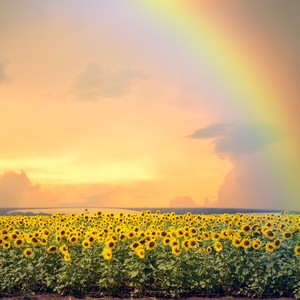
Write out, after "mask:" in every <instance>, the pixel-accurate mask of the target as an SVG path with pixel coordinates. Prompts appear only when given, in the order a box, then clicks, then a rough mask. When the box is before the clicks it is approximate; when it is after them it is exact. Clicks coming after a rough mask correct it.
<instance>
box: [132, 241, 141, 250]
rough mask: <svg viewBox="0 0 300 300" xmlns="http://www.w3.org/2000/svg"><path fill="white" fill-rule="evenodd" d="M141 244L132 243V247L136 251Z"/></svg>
mask: <svg viewBox="0 0 300 300" xmlns="http://www.w3.org/2000/svg"><path fill="white" fill-rule="evenodd" d="M140 246H141V244H140V243H139V242H134V243H132V244H131V245H130V249H131V250H133V251H135V250H136V249H137V248H139V247H140Z"/></svg>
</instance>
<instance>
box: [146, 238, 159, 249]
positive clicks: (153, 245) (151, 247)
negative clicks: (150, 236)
mask: <svg viewBox="0 0 300 300" xmlns="http://www.w3.org/2000/svg"><path fill="white" fill-rule="evenodd" d="M156 246H157V244H156V242H155V241H154V240H151V241H149V242H148V243H147V244H146V247H147V250H152V249H154V248H155V247H156Z"/></svg>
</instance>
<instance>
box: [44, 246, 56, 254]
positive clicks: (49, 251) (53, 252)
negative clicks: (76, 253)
mask: <svg viewBox="0 0 300 300" xmlns="http://www.w3.org/2000/svg"><path fill="white" fill-rule="evenodd" d="M57 250H58V249H57V247H56V246H55V245H52V246H50V247H48V249H47V252H48V253H49V254H55V253H56V252H57Z"/></svg>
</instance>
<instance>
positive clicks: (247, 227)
mask: <svg viewBox="0 0 300 300" xmlns="http://www.w3.org/2000/svg"><path fill="white" fill-rule="evenodd" d="M241 230H242V232H243V233H245V234H250V232H251V226H250V225H248V224H246V225H244V226H242V228H241Z"/></svg>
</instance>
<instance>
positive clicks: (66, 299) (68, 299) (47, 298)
mask: <svg viewBox="0 0 300 300" xmlns="http://www.w3.org/2000/svg"><path fill="white" fill-rule="evenodd" d="M0 299H1V300H13V299H16V300H133V299H137V300H155V299H159V298H155V297H143V298H114V297H102V298H97V297H93V296H83V297H81V298H77V297H73V296H60V295H53V294H45V295H23V296H4V297H1V296H0ZM161 299H163V300H170V299H166V298H161ZM177 299H179V300H210V299H211V300H246V299H251V300H255V299H253V298H239V297H232V296H226V297H219V298H217V297H215V298H209V297H188V298H177ZM272 299H276V300H294V299H295V298H271V297H270V298H260V299H259V300H272ZM172 300H173V299H172Z"/></svg>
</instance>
